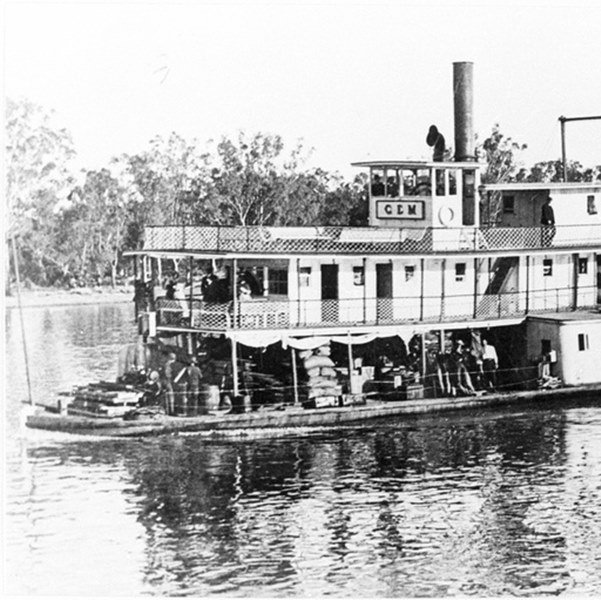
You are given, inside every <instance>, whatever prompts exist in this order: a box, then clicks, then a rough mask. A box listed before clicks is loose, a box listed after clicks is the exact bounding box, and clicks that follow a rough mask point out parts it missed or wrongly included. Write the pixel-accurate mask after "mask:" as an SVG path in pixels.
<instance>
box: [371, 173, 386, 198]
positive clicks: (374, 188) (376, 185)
mask: <svg viewBox="0 0 601 600" xmlns="http://www.w3.org/2000/svg"><path fill="white" fill-rule="evenodd" d="M384 182H385V179H384V170H383V169H372V171H371V195H372V196H384V194H385V192H386V186H385V185H384Z"/></svg>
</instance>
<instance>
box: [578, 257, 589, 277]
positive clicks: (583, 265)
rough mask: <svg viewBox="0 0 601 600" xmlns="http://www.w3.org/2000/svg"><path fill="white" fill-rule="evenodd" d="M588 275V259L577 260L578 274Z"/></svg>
mask: <svg viewBox="0 0 601 600" xmlns="http://www.w3.org/2000/svg"><path fill="white" fill-rule="evenodd" d="M587 273H588V258H586V257H585V258H579V259H578V274H579V275H586V274H587Z"/></svg>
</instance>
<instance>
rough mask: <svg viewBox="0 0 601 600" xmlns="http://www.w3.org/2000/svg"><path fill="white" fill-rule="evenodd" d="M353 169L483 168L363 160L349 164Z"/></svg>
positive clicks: (474, 164) (471, 164)
mask: <svg viewBox="0 0 601 600" xmlns="http://www.w3.org/2000/svg"><path fill="white" fill-rule="evenodd" d="M351 165H352V166H353V167H368V168H375V169H378V168H380V169H384V168H389V169H392V168H403V169H480V168H481V167H482V166H484V165H483V164H482V163H478V162H454V161H448V162H434V161H427V160H365V161H360V162H354V163H351Z"/></svg>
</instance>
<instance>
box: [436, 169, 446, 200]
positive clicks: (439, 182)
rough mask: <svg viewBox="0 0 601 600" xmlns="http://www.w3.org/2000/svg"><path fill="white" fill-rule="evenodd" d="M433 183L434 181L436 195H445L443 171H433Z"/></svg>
mask: <svg viewBox="0 0 601 600" xmlns="http://www.w3.org/2000/svg"><path fill="white" fill-rule="evenodd" d="M434 181H436V195H437V196H444V195H446V189H445V170H444V169H435V170H434Z"/></svg>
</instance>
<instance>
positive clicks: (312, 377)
mask: <svg viewBox="0 0 601 600" xmlns="http://www.w3.org/2000/svg"><path fill="white" fill-rule="evenodd" d="M330 353H331V351H330V345H329V344H324V345H323V346H320V347H319V348H317V349H316V350H304V351H302V352H301V353H300V355H299V356H300V358H301V360H302V361H303V367H304V370H305V375H306V388H305V393H306V397H307V399H306V402H305V405H306V406H310V407H315V408H326V407H330V406H338V404H339V401H340V398H341V396H342V386H340V385H338V380H337V377H336V370H335V369H334V366H335V365H334V361H333V360H332V359H331V358H330Z"/></svg>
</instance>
